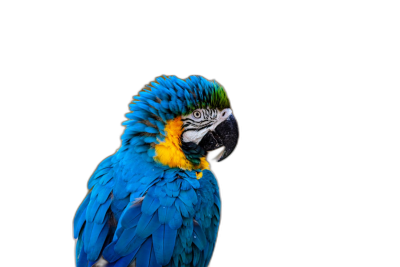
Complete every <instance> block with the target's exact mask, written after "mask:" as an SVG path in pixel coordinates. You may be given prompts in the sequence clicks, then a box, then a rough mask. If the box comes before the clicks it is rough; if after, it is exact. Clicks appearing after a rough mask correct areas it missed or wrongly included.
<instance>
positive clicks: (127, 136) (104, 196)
mask: <svg viewBox="0 0 400 267" xmlns="http://www.w3.org/2000/svg"><path fill="white" fill-rule="evenodd" d="M129 107H130V110H131V112H130V113H128V114H127V115H126V117H127V118H128V120H127V121H125V122H124V123H123V125H125V126H126V128H125V130H124V133H123V135H122V137H121V139H122V145H121V147H120V148H119V149H118V150H117V152H116V153H115V154H114V155H112V156H109V157H108V158H106V159H104V160H103V161H102V162H101V163H100V164H99V166H98V167H97V169H96V170H95V172H94V173H93V175H92V177H91V178H90V180H89V183H88V188H89V192H88V194H87V196H86V198H85V199H84V200H83V202H82V204H81V205H80V207H79V209H78V211H77V212H76V215H75V218H74V236H75V238H76V239H77V243H76V265H77V266H78V267H83V266H85V267H87V266H96V267H99V266H108V267H127V266H130V267H132V266H137V267H156V266H157V267H161V266H171V267H184V266H196V267H203V266H207V265H208V263H209V262H210V259H211V255H212V253H213V250H214V246H215V241H216V238H217V233H218V226H219V220H220V210H221V201H220V197H219V189H218V185H217V181H216V179H215V177H214V175H213V174H212V173H211V171H210V168H209V163H208V162H207V161H206V154H207V151H211V150H214V149H216V148H219V147H222V146H225V150H224V152H223V154H222V156H221V157H220V159H219V160H223V159H225V158H226V157H228V156H229V155H230V154H231V153H232V151H233V149H234V148H235V146H236V143H237V140H238V127H237V123H236V120H235V118H234V116H233V114H232V110H231V109H230V103H229V100H228V97H227V95H226V93H225V90H224V88H223V87H222V86H221V85H220V84H218V83H217V82H215V81H208V80H206V79H205V78H203V77H201V76H190V77H189V78H188V79H186V80H182V79H179V78H177V77H175V76H168V77H167V76H162V77H159V78H157V79H156V80H155V81H154V82H152V83H151V84H150V85H148V86H146V87H145V88H144V89H143V90H141V91H140V92H139V95H138V96H135V97H134V100H133V101H132V103H131V104H130V105H129Z"/></svg>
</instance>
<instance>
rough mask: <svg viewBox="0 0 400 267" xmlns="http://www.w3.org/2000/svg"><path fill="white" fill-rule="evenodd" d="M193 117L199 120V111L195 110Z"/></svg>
mask: <svg viewBox="0 0 400 267" xmlns="http://www.w3.org/2000/svg"><path fill="white" fill-rule="evenodd" d="M193 117H195V118H196V119H199V118H200V117H201V113H200V111H198V110H196V111H194V112H193Z"/></svg>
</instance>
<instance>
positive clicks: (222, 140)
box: [199, 114, 239, 162]
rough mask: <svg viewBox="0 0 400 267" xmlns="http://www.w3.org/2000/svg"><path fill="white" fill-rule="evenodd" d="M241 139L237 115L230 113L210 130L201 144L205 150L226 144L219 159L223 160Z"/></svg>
mask: <svg viewBox="0 0 400 267" xmlns="http://www.w3.org/2000/svg"><path fill="white" fill-rule="evenodd" d="M238 139H239V129H238V125H237V122H236V119H235V117H234V116H233V114H232V115H230V116H229V117H228V118H227V119H226V120H225V121H223V122H221V123H220V124H219V125H218V126H217V127H216V128H215V130H214V131H209V132H208V133H207V134H206V135H205V136H204V137H203V139H202V140H201V141H200V143H199V145H200V146H201V147H202V148H204V150H205V151H211V150H215V149H217V148H220V147H222V146H225V150H224V152H223V153H222V156H221V157H220V158H219V159H218V162H219V161H222V160H224V159H226V158H227V157H228V156H229V155H230V154H231V153H232V152H233V150H234V149H235V147H236V144H237V142H238Z"/></svg>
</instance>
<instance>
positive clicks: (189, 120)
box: [182, 108, 232, 144]
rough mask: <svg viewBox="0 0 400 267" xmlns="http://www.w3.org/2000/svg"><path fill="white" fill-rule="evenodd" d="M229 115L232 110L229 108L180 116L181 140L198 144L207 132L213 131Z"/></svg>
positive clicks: (198, 111) (204, 110)
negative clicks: (181, 125) (181, 126)
mask: <svg viewBox="0 0 400 267" xmlns="http://www.w3.org/2000/svg"><path fill="white" fill-rule="evenodd" d="M231 114H232V110H231V109H230V108H226V109H224V110H217V109H196V110H195V111H193V112H192V113H191V114H189V115H186V116H182V121H183V133H182V140H183V141H184V142H193V143H195V144H199V143H200V141H201V139H202V138H203V137H204V135H206V134H207V132H208V131H213V130H214V129H215V128H216V127H217V126H218V125H219V124H220V123H221V122H223V121H225V120H226V119H227V118H228V117H229V116H230V115H231Z"/></svg>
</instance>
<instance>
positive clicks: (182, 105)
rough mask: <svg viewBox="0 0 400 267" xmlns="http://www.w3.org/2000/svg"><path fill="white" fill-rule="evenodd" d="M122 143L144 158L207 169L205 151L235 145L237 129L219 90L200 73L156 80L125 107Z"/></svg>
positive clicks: (230, 148) (229, 150)
mask: <svg viewBox="0 0 400 267" xmlns="http://www.w3.org/2000/svg"><path fill="white" fill-rule="evenodd" d="M129 107H130V110H131V112H130V113H128V114H126V117H127V118H128V121H126V122H124V123H123V124H124V125H125V126H126V129H125V131H124V134H123V135H122V137H121V138H122V141H123V146H124V147H126V146H134V150H135V151H136V152H137V153H140V154H142V156H143V157H144V158H145V159H146V160H147V161H149V162H151V161H155V162H157V163H159V164H162V165H165V166H168V167H170V168H182V169H186V170H197V169H200V170H201V169H208V168H209V164H208V162H207V161H206V158H205V157H206V155H207V152H208V151H212V150H215V149H217V148H220V147H222V146H224V147H225V149H224V151H223V153H222V155H221V157H220V158H219V160H218V161H221V160H223V159H225V158H227V157H228V156H229V155H230V154H231V153H232V152H233V150H234V149H235V147H236V144H237V141H238V137H239V132H238V126H237V123H236V120H235V117H234V116H233V113H232V110H231V107H230V103H229V99H228V97H227V95H226V92H225V90H224V88H223V87H222V86H221V85H220V84H218V83H217V82H215V81H209V80H207V79H205V78H203V77H201V76H190V77H189V78H188V79H185V80H183V79H179V78H177V77H176V76H162V77H158V78H156V80H155V81H154V82H151V83H150V84H149V85H147V86H146V87H145V88H144V89H142V90H141V91H140V92H139V94H138V95H137V96H135V97H134V100H133V101H132V103H131V104H130V105H129Z"/></svg>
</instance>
